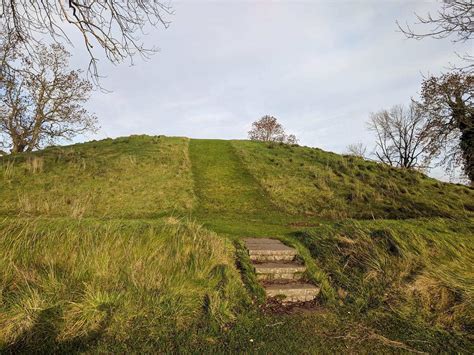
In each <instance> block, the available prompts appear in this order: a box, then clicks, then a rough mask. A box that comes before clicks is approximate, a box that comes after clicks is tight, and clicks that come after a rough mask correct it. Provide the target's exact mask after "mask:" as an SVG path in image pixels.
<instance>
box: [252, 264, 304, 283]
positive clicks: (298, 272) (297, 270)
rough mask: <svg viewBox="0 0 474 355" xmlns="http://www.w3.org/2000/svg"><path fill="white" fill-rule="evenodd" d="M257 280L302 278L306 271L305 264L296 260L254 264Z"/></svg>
mask: <svg viewBox="0 0 474 355" xmlns="http://www.w3.org/2000/svg"><path fill="white" fill-rule="evenodd" d="M254 267H255V273H256V274H257V280H266V281H269V280H281V279H286V280H300V279H301V277H302V276H303V272H305V271H306V267H305V266H304V265H301V264H298V263H296V262H290V263H288V262H287V263H284V262H265V263H261V264H254Z"/></svg>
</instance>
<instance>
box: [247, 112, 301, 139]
mask: <svg viewBox="0 0 474 355" xmlns="http://www.w3.org/2000/svg"><path fill="white" fill-rule="evenodd" d="M248 135H249V139H251V140H253V141H262V142H281V143H288V144H297V143H298V139H297V138H296V136H295V135H294V134H290V135H287V134H286V133H285V129H284V128H283V126H282V125H281V124H280V123H279V122H278V120H277V119H276V118H275V117H273V116H268V115H267V116H263V117H262V118H261V119H259V120H258V121H255V122H253V123H252V129H251V130H250V131H249V132H248Z"/></svg>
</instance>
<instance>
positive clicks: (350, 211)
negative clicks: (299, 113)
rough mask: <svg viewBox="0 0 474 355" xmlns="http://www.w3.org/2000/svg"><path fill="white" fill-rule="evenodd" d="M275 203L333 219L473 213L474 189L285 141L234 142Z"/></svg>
mask: <svg viewBox="0 0 474 355" xmlns="http://www.w3.org/2000/svg"><path fill="white" fill-rule="evenodd" d="M232 144H233V146H234V147H235V149H236V151H237V152H238V154H239V156H240V157H241V159H242V160H243V162H244V163H245V166H246V167H247V169H248V170H249V171H250V173H251V174H252V175H253V176H254V177H255V178H256V179H257V180H258V182H259V184H260V185H261V186H262V187H263V188H264V189H265V191H266V192H267V193H268V194H269V196H270V198H271V200H272V202H273V203H274V204H276V205H277V206H278V207H280V208H281V209H282V210H284V211H286V212H287V213H290V214H302V215H310V216H319V217H323V218H329V219H343V218H358V219H372V218H389V219H405V218H417V217H434V216H437V217H448V218H453V217H454V218H459V217H473V216H474V202H473V201H474V190H473V189H472V188H468V187H466V186H461V185H453V184H447V183H442V182H440V181H437V180H434V179H431V178H428V177H427V176H426V175H423V174H421V173H418V172H415V171H408V170H403V169H396V168H390V167H387V166H385V165H382V164H376V163H374V162H369V161H365V160H363V159H361V158H357V157H353V156H341V155H338V154H334V153H328V152H324V151H322V150H320V149H314V148H307V147H298V146H291V145H287V144H262V143H259V142H251V141H232Z"/></svg>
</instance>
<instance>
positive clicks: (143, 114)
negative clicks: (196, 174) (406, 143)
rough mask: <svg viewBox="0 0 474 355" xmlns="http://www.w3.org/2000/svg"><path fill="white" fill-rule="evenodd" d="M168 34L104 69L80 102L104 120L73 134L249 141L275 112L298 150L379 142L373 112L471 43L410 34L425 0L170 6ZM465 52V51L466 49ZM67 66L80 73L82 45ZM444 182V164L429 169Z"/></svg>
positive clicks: (400, 100)
mask: <svg viewBox="0 0 474 355" xmlns="http://www.w3.org/2000/svg"><path fill="white" fill-rule="evenodd" d="M171 4H172V5H173V8H174V14H173V15H172V16H168V17H167V19H168V20H170V21H171V22H172V23H171V25H170V27H169V28H168V29H164V28H162V27H157V28H151V29H149V30H148V31H147V32H148V33H147V35H146V36H144V37H143V39H144V42H145V44H146V45H148V46H150V47H152V46H155V47H158V48H159V49H160V51H159V52H158V53H156V54H155V55H154V56H152V57H151V58H150V59H148V60H142V59H140V58H136V61H135V65H133V66H130V65H129V64H128V63H124V64H121V65H116V66H114V65H112V64H110V63H107V62H106V61H105V60H103V61H101V62H100V64H99V70H100V72H101V74H102V75H104V76H105V78H103V79H102V81H101V84H102V85H103V86H104V87H105V88H106V89H108V90H110V91H111V92H109V93H105V92H101V91H95V92H94V93H93V94H92V97H91V99H90V101H89V102H88V104H87V108H88V109H89V110H90V111H91V112H94V113H95V114H96V115H97V117H98V118H99V121H100V126H101V128H100V130H99V131H98V132H97V134H90V135H88V136H86V137H80V138H79V139H80V140H89V139H101V138H105V137H117V136H127V135H131V134H152V135H158V134H163V135H167V136H187V137H191V138H222V139H246V137H247V132H248V130H249V129H250V126H251V123H252V122H253V121H255V120H257V119H259V118H260V117H261V116H263V115H273V116H275V117H277V118H278V120H279V121H280V122H281V123H282V124H283V126H284V127H285V129H286V131H287V132H288V133H292V134H295V135H296V136H297V137H298V138H299V141H300V144H301V145H306V146H312V147H319V148H322V149H325V150H329V151H334V152H338V153H343V152H345V151H346V148H347V145H349V144H351V143H356V142H362V143H364V144H366V145H367V146H368V147H369V150H370V149H371V148H372V147H373V146H374V138H373V136H372V134H371V133H370V132H369V131H368V130H367V125H366V122H367V120H368V118H369V114H370V113H371V112H375V111H378V110H380V109H383V108H389V107H390V106H393V105H396V104H408V103H409V102H410V98H411V97H414V98H416V97H417V95H418V92H419V90H420V84H421V80H422V75H429V74H435V75H437V74H439V73H440V72H442V71H446V68H447V67H448V66H449V64H450V63H458V62H459V59H458V57H457V56H456V54H455V52H456V51H457V52H461V53H463V52H466V51H467V50H472V46H473V44H472V43H465V44H453V43H452V42H451V41H450V40H449V39H445V40H435V39H424V40H422V41H416V40H408V39H406V38H405V37H404V36H403V34H402V33H400V32H399V31H398V28H397V25H396V23H395V21H396V20H399V22H401V23H404V22H408V23H413V22H414V21H415V16H414V12H416V13H418V14H426V13H427V12H428V11H431V12H435V11H436V10H437V9H438V8H439V3H437V2H433V1H431V2H422V1H383V0H378V1H337V0H332V1H314V0H313V1H278V2H276V1H263V0H262V1H198V0H194V1H172V2H171ZM470 47H471V48H470ZM72 53H73V59H72V64H73V65H75V66H76V67H82V68H85V67H86V66H87V63H88V58H87V56H86V55H84V53H83V52H81V50H80V46H76V49H73V50H72ZM432 175H434V176H436V177H441V178H442V177H443V176H442V173H441V172H439V171H434V172H432Z"/></svg>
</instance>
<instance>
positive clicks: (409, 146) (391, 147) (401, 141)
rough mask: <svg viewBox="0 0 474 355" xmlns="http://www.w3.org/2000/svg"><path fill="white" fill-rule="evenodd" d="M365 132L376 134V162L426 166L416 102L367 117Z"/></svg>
mask: <svg viewBox="0 0 474 355" xmlns="http://www.w3.org/2000/svg"><path fill="white" fill-rule="evenodd" d="M369 129H370V130H371V131H373V132H374V133H375V135H376V149H375V156H376V157H377V159H378V160H380V161H381V162H383V163H385V164H388V165H392V166H396V167H401V168H424V167H426V164H427V163H428V160H427V150H428V146H427V144H428V140H427V137H426V121H425V118H424V116H423V113H422V111H421V110H420V109H419V107H418V105H417V104H416V103H412V104H411V105H410V106H409V107H408V108H406V107H404V106H401V105H397V106H394V107H392V108H391V109H390V110H382V111H379V112H377V113H373V114H371V116H370V121H369Z"/></svg>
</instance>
